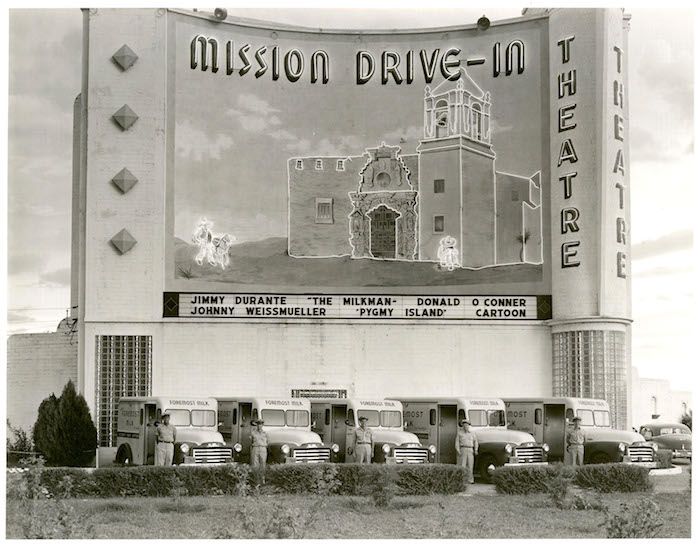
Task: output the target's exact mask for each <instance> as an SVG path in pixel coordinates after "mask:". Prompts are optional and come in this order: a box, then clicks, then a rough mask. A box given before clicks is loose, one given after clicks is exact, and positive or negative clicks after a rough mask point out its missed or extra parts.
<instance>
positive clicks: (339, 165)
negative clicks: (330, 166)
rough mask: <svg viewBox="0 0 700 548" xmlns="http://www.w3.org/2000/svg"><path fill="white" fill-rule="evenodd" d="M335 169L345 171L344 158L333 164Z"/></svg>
mask: <svg viewBox="0 0 700 548" xmlns="http://www.w3.org/2000/svg"><path fill="white" fill-rule="evenodd" d="M335 170H336V171H345V160H338V163H337V164H336V165H335Z"/></svg>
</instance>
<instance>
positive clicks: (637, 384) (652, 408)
mask: <svg viewBox="0 0 700 548" xmlns="http://www.w3.org/2000/svg"><path fill="white" fill-rule="evenodd" d="M630 390H631V393H632V405H631V410H632V416H631V420H630V425H631V426H633V427H634V428H637V429H638V428H639V427H640V426H641V425H642V424H647V423H649V422H653V421H662V422H680V421H681V417H682V416H683V415H684V414H686V413H689V412H690V411H691V410H692V409H693V394H692V392H690V391H688V390H673V389H672V388H671V384H670V383H669V381H668V380H666V379H650V378H645V377H640V376H639V372H638V371H637V370H636V369H635V368H634V367H633V368H632V374H631V375H630Z"/></svg>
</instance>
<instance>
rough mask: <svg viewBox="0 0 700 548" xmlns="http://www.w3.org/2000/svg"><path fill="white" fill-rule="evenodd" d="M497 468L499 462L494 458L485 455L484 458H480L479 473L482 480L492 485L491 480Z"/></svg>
mask: <svg viewBox="0 0 700 548" xmlns="http://www.w3.org/2000/svg"><path fill="white" fill-rule="evenodd" d="M496 468H498V461H497V460H496V458H495V457H494V456H492V455H484V456H483V457H479V469H478V472H479V476H481V479H482V480H484V481H486V482H488V483H491V478H492V476H493V473H494V472H495V471H496Z"/></svg>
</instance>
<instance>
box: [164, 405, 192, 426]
mask: <svg viewBox="0 0 700 548" xmlns="http://www.w3.org/2000/svg"><path fill="white" fill-rule="evenodd" d="M166 414H167V415H170V424H171V425H172V426H189V425H190V412H189V411H188V410H187V409H166V410H165V412H164V413H163V415H166Z"/></svg>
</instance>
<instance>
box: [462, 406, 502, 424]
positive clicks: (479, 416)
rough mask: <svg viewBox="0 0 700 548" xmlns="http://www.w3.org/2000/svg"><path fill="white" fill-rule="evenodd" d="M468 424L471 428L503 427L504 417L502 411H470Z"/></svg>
mask: <svg viewBox="0 0 700 548" xmlns="http://www.w3.org/2000/svg"><path fill="white" fill-rule="evenodd" d="M469 422H470V423H472V426H505V425H506V415H505V413H504V412H503V410H502V409H489V410H488V411H487V410H486V409H470V410H469Z"/></svg>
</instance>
